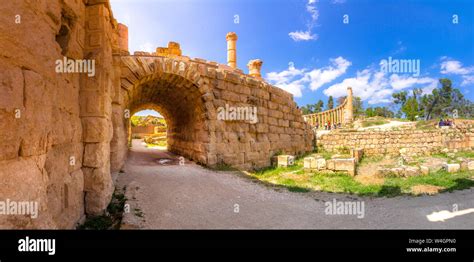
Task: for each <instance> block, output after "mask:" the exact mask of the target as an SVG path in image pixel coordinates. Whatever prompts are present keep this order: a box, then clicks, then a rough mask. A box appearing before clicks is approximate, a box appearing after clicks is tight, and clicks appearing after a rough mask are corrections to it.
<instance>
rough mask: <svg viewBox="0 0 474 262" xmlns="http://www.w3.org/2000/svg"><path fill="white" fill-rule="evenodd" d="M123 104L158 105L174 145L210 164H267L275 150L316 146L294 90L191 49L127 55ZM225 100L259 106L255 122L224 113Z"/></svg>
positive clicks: (131, 106)
mask: <svg viewBox="0 0 474 262" xmlns="http://www.w3.org/2000/svg"><path fill="white" fill-rule="evenodd" d="M121 59H122V62H123V66H122V78H121V79H122V80H121V84H122V91H123V92H122V96H123V102H122V106H123V110H127V108H129V109H130V110H131V112H135V111H139V110H141V109H144V108H148V109H155V110H157V111H159V112H160V113H161V114H162V115H163V116H164V117H165V119H166V121H167V124H168V145H169V147H168V148H169V150H170V151H172V152H175V153H177V154H179V155H183V156H185V157H188V158H191V159H193V160H195V161H197V162H200V163H202V164H205V165H208V166H215V165H219V164H226V165H230V166H233V167H237V168H241V169H252V168H260V167H265V166H269V165H270V164H271V163H270V159H271V157H272V156H273V155H275V154H277V153H283V152H284V153H287V154H301V153H303V152H307V151H310V150H312V145H313V143H312V141H313V132H312V131H311V128H310V127H309V125H308V124H307V123H305V121H304V120H303V117H302V115H301V112H300V110H299V109H298V107H297V106H296V103H295V102H294V100H293V96H292V95H291V94H289V93H287V92H285V91H283V90H282V89H279V88H277V87H274V86H272V85H270V84H268V83H266V82H265V81H262V80H261V79H259V78H257V77H252V76H249V75H246V74H243V73H242V72H241V71H240V70H239V69H233V68H230V67H228V66H226V65H221V64H218V63H215V62H209V61H206V60H203V59H189V58H188V57H185V56H175V57H162V56H158V55H154V56H151V55H149V56H146V57H145V56H128V57H125V56H122V58H121ZM224 108H256V110H257V119H256V122H255V123H251V121H245V120H243V119H238V120H229V119H220V118H219V110H220V109H224Z"/></svg>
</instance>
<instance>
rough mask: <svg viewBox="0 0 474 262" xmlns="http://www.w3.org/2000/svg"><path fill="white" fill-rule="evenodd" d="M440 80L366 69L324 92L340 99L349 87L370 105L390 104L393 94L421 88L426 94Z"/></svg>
mask: <svg viewBox="0 0 474 262" xmlns="http://www.w3.org/2000/svg"><path fill="white" fill-rule="evenodd" d="M437 83H438V80H437V79H435V78H430V77H422V78H416V77H412V76H404V75H397V74H392V75H390V76H389V75H387V74H386V73H384V72H381V71H375V70H373V69H369V68H367V69H365V70H362V71H358V72H357V75H356V76H355V77H352V78H346V79H344V80H343V81H342V82H340V83H337V84H334V85H332V86H330V87H328V88H327V89H325V90H324V91H323V93H324V94H325V95H327V96H333V97H340V96H345V95H346V94H347V91H346V90H347V87H352V90H353V92H354V95H355V96H358V97H360V98H361V99H362V100H367V102H368V103H369V104H379V103H389V102H391V101H392V94H393V93H394V92H398V91H400V90H403V89H407V88H415V87H417V88H421V89H422V90H423V92H424V93H428V92H431V91H432V90H433V89H434V88H436V86H437Z"/></svg>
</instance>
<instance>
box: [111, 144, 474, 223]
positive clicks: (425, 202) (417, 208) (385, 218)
mask: <svg viewBox="0 0 474 262" xmlns="http://www.w3.org/2000/svg"><path fill="white" fill-rule="evenodd" d="M163 158H167V159H168V158H169V159H172V160H173V159H174V160H175V161H171V162H168V163H167V164H166V165H161V164H160V163H159V161H160V159H163ZM176 159H177V157H176V156H174V155H172V154H169V153H166V152H163V151H160V150H157V149H147V148H145V147H144V146H143V145H141V143H140V141H137V140H135V141H133V149H132V150H131V152H130V155H129V158H128V161H127V163H126V167H125V172H126V173H124V174H121V175H119V178H118V183H119V185H127V184H130V183H131V182H132V181H134V183H136V184H137V185H138V187H139V189H138V191H137V193H136V201H137V203H138V205H139V206H140V210H141V212H143V215H144V217H143V218H144V220H145V222H144V224H143V228H151V229H161V228H163V229H165V228H166V229H169V228H175V229H178V228H187V229H216V228H224V229H225V228H355V229H357V228H392V229H393V228H470V229H473V228H474V213H469V214H465V215H459V216H456V217H454V218H450V219H447V220H446V221H445V222H430V221H429V220H428V218H427V215H430V214H432V213H433V212H439V211H443V210H447V211H452V209H453V205H454V204H456V205H457V207H458V209H459V210H465V209H469V208H473V207H474V190H473V189H469V190H464V191H457V192H454V193H445V194H441V195H437V196H431V197H429V196H423V197H395V198H359V197H354V196H347V195H341V194H331V193H321V192H314V193H293V192H289V191H287V190H286V189H282V188H277V189H275V188H274V187H270V186H267V185H264V184H262V183H261V182H255V181H253V180H251V179H248V178H245V177H243V176H241V175H238V174H235V173H231V172H215V171H211V170H208V169H205V168H203V167H201V166H198V165H196V164H194V163H192V162H188V161H187V162H186V163H185V165H184V166H180V165H179V164H178V162H177V161H176ZM162 162H163V161H162ZM333 199H336V200H337V201H364V206H365V213H364V218H362V219H359V218H357V217H356V216H355V215H326V214H325V209H326V206H325V202H326V201H333ZM456 214H457V213H455V214H454V215H456ZM448 216H449V214H448Z"/></svg>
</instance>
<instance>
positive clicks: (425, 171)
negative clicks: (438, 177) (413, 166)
mask: <svg viewBox="0 0 474 262" xmlns="http://www.w3.org/2000/svg"><path fill="white" fill-rule="evenodd" d="M420 172H421V174H423V175H429V174H430V168H429V167H427V166H420Z"/></svg>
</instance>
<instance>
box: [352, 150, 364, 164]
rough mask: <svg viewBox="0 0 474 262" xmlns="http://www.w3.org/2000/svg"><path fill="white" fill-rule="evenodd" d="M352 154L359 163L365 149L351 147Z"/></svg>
mask: <svg viewBox="0 0 474 262" xmlns="http://www.w3.org/2000/svg"><path fill="white" fill-rule="evenodd" d="M351 156H352V157H353V158H354V159H355V161H356V163H359V162H360V160H362V157H363V156H364V149H362V148H355V149H351Z"/></svg>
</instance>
